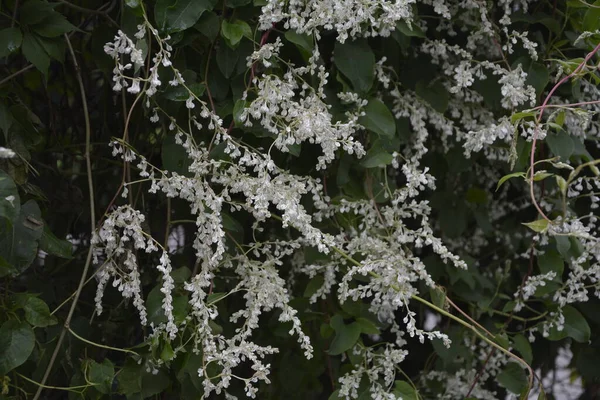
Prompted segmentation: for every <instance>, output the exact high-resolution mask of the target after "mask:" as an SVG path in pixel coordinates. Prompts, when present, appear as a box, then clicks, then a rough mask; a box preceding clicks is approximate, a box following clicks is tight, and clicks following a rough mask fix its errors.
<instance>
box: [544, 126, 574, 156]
mask: <svg viewBox="0 0 600 400" xmlns="http://www.w3.org/2000/svg"><path fill="white" fill-rule="evenodd" d="M546 143H548V147H550V150H551V151H552V153H553V154H554V155H557V156H559V157H560V159H561V161H568V160H569V158H570V157H571V155H572V154H573V152H574V151H575V144H574V143H573V139H572V138H571V136H569V134H568V133H566V132H563V131H561V132H557V133H549V134H548V135H546Z"/></svg>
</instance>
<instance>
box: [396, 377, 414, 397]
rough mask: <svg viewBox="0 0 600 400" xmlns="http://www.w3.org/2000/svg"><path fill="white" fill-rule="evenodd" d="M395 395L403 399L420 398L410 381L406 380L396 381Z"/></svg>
mask: <svg viewBox="0 0 600 400" xmlns="http://www.w3.org/2000/svg"><path fill="white" fill-rule="evenodd" d="M394 395H396V396H397V397H399V398H401V399H402V400H418V399H419V396H418V394H417V392H415V389H414V388H413V387H412V386H411V384H410V383H408V382H406V381H396V382H394Z"/></svg>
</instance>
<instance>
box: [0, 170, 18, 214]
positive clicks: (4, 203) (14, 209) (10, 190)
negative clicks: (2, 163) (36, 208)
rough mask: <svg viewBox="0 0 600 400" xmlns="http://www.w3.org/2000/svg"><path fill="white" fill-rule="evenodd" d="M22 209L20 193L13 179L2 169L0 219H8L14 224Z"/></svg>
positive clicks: (0, 171)
mask: <svg viewBox="0 0 600 400" xmlns="http://www.w3.org/2000/svg"><path fill="white" fill-rule="evenodd" d="M20 209H21V204H20V199H19V191H18V190H17V185H15V182H14V181H13V180H12V178H11V177H10V176H9V175H8V174H7V173H6V172H4V171H3V170H1V169H0V218H1V217H4V218H8V220H9V221H10V222H11V223H12V222H13V221H14V220H15V219H16V218H17V216H18V215H19V210H20Z"/></svg>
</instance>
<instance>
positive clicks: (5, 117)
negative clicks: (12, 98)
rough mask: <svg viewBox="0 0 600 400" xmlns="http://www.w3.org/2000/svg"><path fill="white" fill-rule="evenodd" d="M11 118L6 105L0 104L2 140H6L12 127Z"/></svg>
mask: <svg viewBox="0 0 600 400" xmlns="http://www.w3.org/2000/svg"><path fill="white" fill-rule="evenodd" d="M12 123H13V116H12V114H11V113H10V110H9V109H8V107H6V105H5V104H4V103H2V102H0V130H1V131H2V132H4V138H5V139H7V138H8V130H9V129H10V127H11V126H12Z"/></svg>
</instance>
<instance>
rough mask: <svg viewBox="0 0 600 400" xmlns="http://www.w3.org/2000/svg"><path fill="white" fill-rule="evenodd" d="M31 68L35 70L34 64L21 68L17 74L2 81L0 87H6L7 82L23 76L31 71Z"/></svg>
mask: <svg viewBox="0 0 600 400" xmlns="http://www.w3.org/2000/svg"><path fill="white" fill-rule="evenodd" d="M31 68H33V64H29V65H27V66H25V67H23V68H21V69H20V70H18V71H17V72H15V73H14V74H11V75H9V76H7V77H6V78H4V79H2V80H1V81H0V86H2V85H4V84H5V83H6V82H8V81H10V80H11V79H12V78H14V77H16V76H19V75H21V74H22V73H23V72H26V71H29V70H30V69H31Z"/></svg>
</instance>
